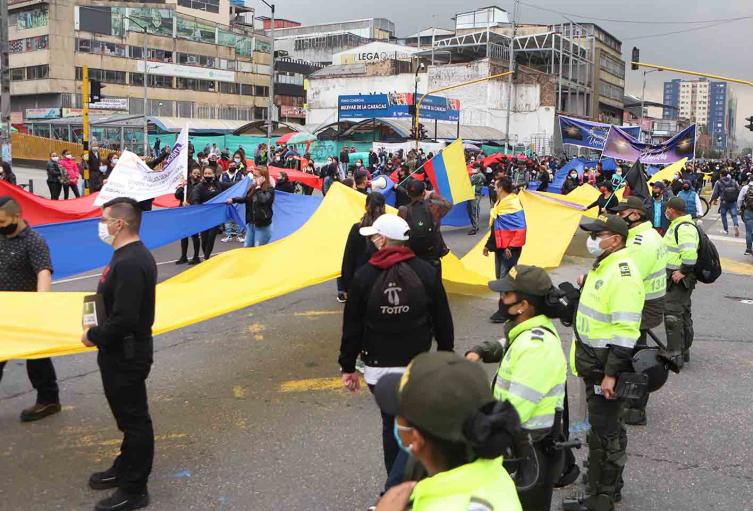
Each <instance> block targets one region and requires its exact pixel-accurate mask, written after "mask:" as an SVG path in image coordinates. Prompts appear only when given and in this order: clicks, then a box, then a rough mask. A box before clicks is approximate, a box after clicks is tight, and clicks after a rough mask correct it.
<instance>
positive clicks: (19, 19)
mask: <svg viewBox="0 0 753 511" xmlns="http://www.w3.org/2000/svg"><path fill="white" fill-rule="evenodd" d="M48 23H49V20H48V10H47V6H46V5H42V6H39V7H34V8H32V9H27V10H23V11H20V12H14V13H13V14H11V15H10V25H16V30H28V29H30V28H38V27H46V26H47V25H48Z"/></svg>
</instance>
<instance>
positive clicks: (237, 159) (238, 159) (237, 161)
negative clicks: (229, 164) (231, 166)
mask: <svg viewBox="0 0 753 511" xmlns="http://www.w3.org/2000/svg"><path fill="white" fill-rule="evenodd" d="M233 161H234V162H235V163H240V162H241V159H240V158H233Z"/></svg>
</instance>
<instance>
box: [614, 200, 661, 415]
mask: <svg viewBox="0 0 753 511" xmlns="http://www.w3.org/2000/svg"><path fill="white" fill-rule="evenodd" d="M614 211H615V212H617V214H618V215H619V217H620V218H622V219H623V220H625V221H626V222H627V223H628V226H629V227H630V230H629V231H628V237H627V243H626V245H627V249H628V252H629V253H630V257H631V258H632V259H633V262H634V263H635V266H636V267H637V268H638V272H639V273H640V275H641V278H642V279H643V290H644V292H645V294H646V301H645V303H644V305H643V313H642V317H641V335H640V337H639V338H638V342H637V343H636V346H637V347H638V348H645V347H646V336H647V333H646V332H647V331H648V330H650V329H652V328H656V327H658V326H659V325H661V323H662V321H663V320H664V295H665V294H666V291H667V276H666V266H667V250H666V248H665V247H664V241H663V240H662V237H661V235H659V233H658V232H657V231H656V230H655V229H654V228H653V226H652V225H651V222H650V221H649V220H648V218H647V216H646V208H645V206H644V205H643V201H642V200H641V199H640V198H639V197H636V196H630V197H627V198H626V199H624V200H622V201H620V203H619V204H618V205H617V206H616V207H615V208H614ZM647 403H648V392H647V393H646V394H645V396H644V397H643V398H642V399H637V400H628V402H627V404H626V408H625V423H626V424H630V425H636V426H645V425H646V404H647Z"/></svg>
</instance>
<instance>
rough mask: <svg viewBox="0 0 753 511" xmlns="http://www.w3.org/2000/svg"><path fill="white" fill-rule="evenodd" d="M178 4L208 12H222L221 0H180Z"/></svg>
mask: <svg viewBox="0 0 753 511" xmlns="http://www.w3.org/2000/svg"><path fill="white" fill-rule="evenodd" d="M178 5H182V6H183V7H188V8H189V9H196V10H199V11H206V12H214V13H217V12H220V0H178Z"/></svg>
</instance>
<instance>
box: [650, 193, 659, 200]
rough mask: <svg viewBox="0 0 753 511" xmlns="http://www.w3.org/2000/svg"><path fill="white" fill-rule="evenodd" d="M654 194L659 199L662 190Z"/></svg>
mask: <svg viewBox="0 0 753 511" xmlns="http://www.w3.org/2000/svg"><path fill="white" fill-rule="evenodd" d="M652 195H653V196H654V197H656V198H657V199H658V198H659V197H661V192H654V193H653V194H652Z"/></svg>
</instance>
